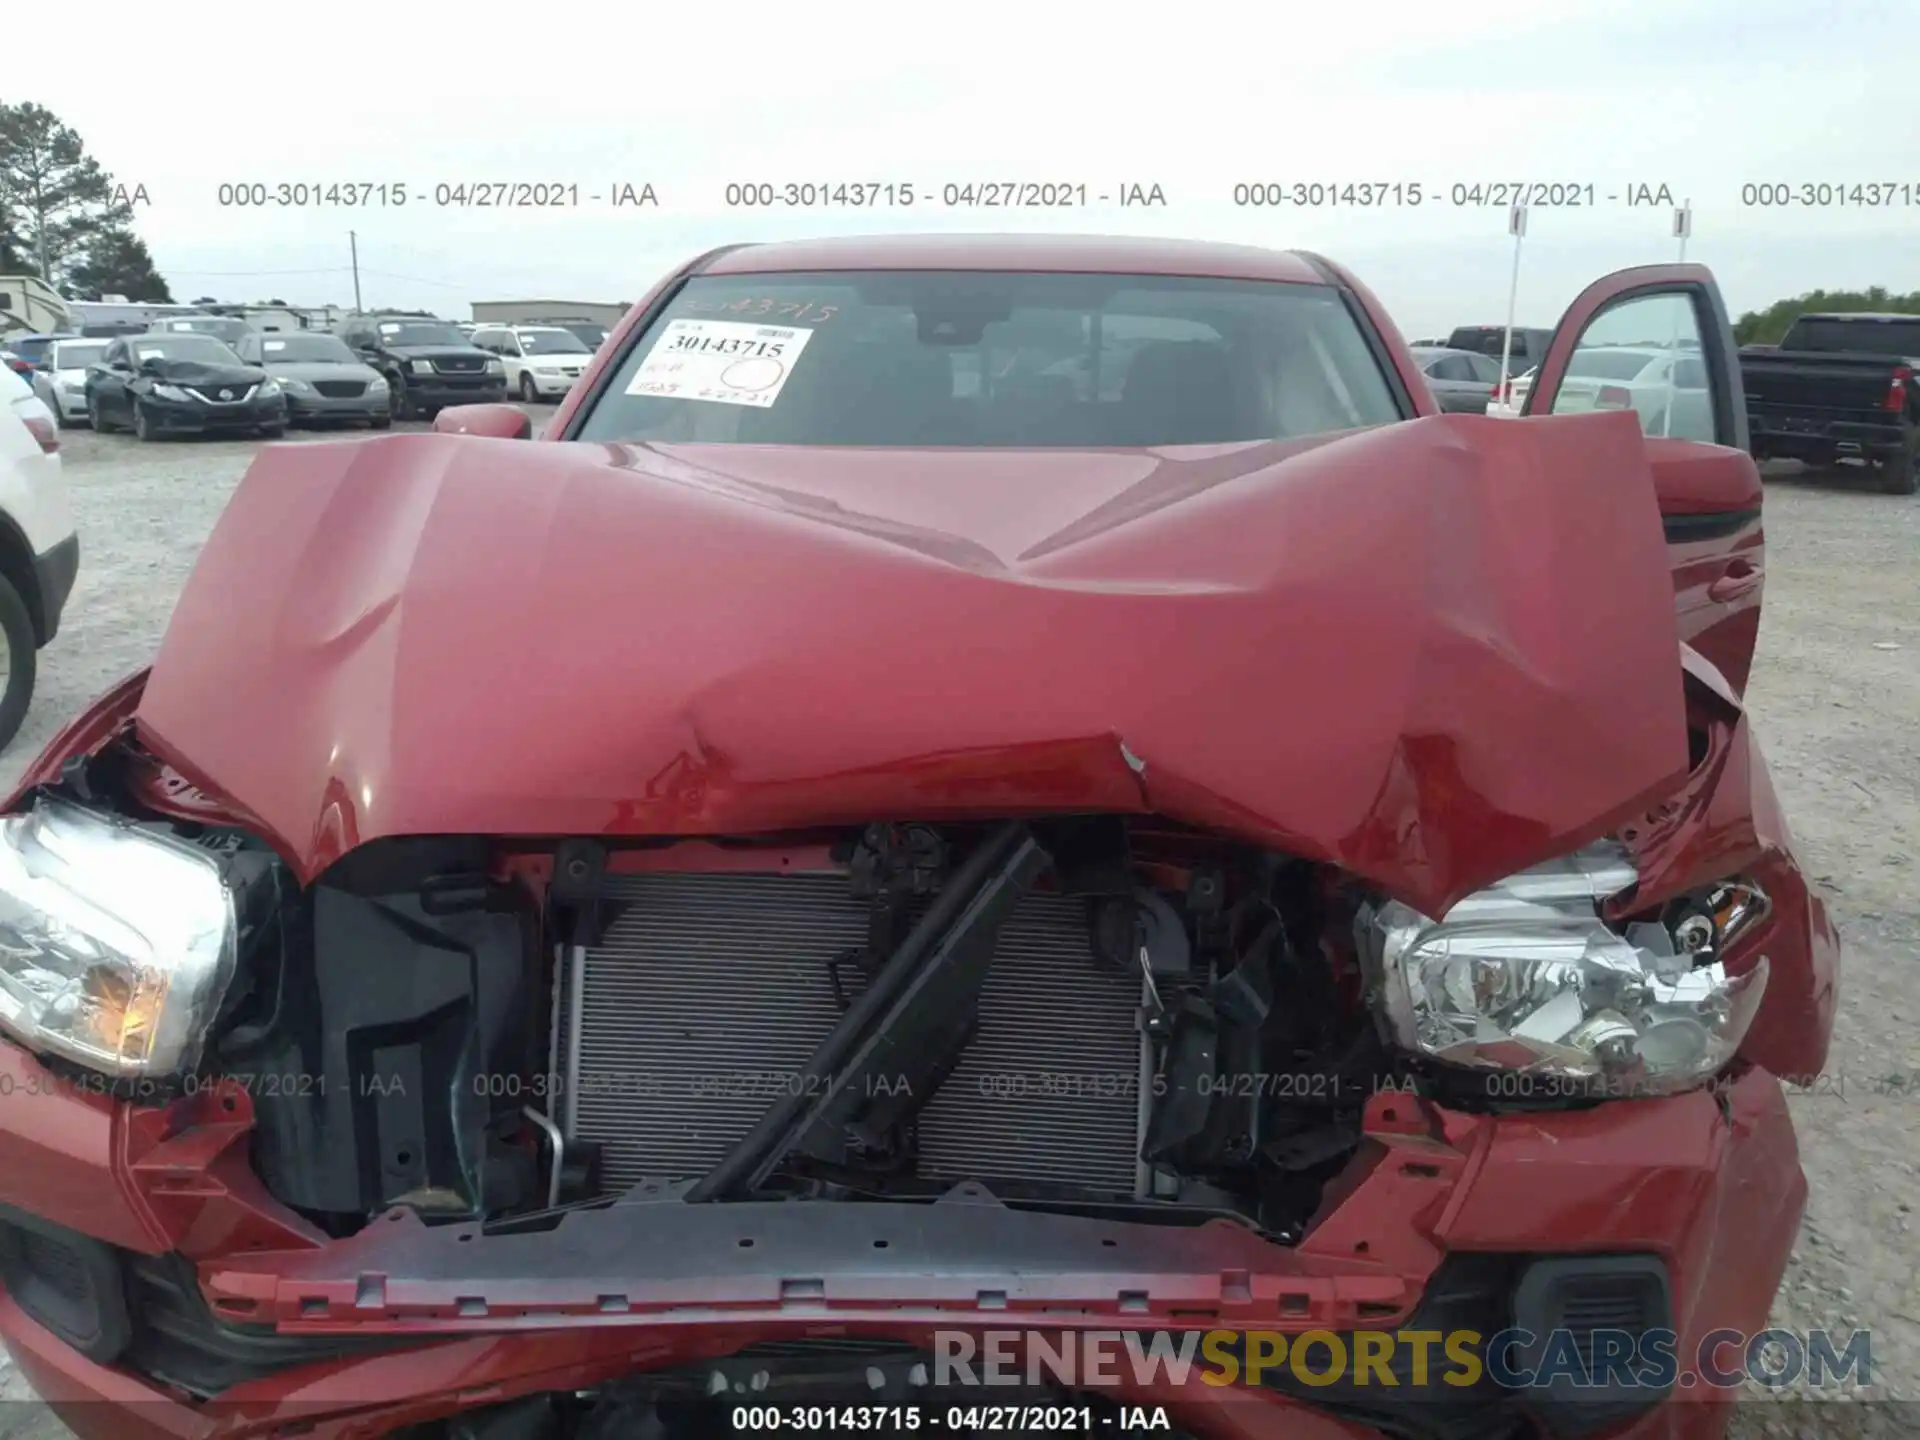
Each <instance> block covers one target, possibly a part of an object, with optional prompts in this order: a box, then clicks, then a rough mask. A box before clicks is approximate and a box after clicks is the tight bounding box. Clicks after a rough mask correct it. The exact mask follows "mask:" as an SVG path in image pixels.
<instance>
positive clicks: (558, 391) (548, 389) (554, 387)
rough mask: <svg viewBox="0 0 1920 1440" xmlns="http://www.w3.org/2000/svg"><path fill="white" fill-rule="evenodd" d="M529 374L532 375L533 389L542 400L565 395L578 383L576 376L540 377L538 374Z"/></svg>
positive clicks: (578, 378)
mask: <svg viewBox="0 0 1920 1440" xmlns="http://www.w3.org/2000/svg"><path fill="white" fill-rule="evenodd" d="M530 373H532V374H533V388H534V389H535V390H536V391H538V392H539V394H540V395H541V397H542V398H545V397H547V396H556V397H557V396H562V395H565V394H566V393H567V392H568V391H569V390H571V389H573V387H574V386H576V385H578V384H579V383H580V377H579V376H578V375H541V374H539V373H538V372H530Z"/></svg>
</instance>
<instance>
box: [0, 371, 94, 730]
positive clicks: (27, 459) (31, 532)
mask: <svg viewBox="0 0 1920 1440" xmlns="http://www.w3.org/2000/svg"><path fill="white" fill-rule="evenodd" d="M79 570H80V537H79V536H78V535H76V534H75V533H74V529H73V512H72V511H71V510H69V509H68V508H67V487H66V481H65V478H64V477H63V476H62V475H61V473H60V433H59V425H58V422H57V421H55V419H54V417H53V412H52V411H51V410H50V409H48V408H47V406H46V405H44V404H43V403H41V401H40V399H39V397H38V396H36V395H35V394H34V393H33V391H32V390H31V389H29V388H28V386H27V382H26V381H24V380H22V379H21V378H20V377H19V376H18V375H16V374H14V373H13V372H12V371H10V370H0V651H3V652H4V653H0V677H4V680H5V688H4V690H0V747H5V746H6V745H8V744H11V743H12V741H13V737H14V736H15V735H16V734H18V733H19V731H20V724H21V722H22V721H23V720H25V719H26V718H27V706H28V705H30V704H31V703H32V702H33V681H34V676H35V674H36V673H37V671H38V668H39V652H40V649H41V647H42V646H44V645H45V644H46V643H47V642H48V641H50V640H52V639H53V637H54V635H55V634H56V633H58V631H59V629H60V616H61V612H62V611H64V610H65V609H66V605H67V596H68V595H70V594H71V593H72V592H73V580H74V576H75V575H77V574H78V573H79Z"/></svg>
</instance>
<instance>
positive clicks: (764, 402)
mask: <svg viewBox="0 0 1920 1440" xmlns="http://www.w3.org/2000/svg"><path fill="white" fill-rule="evenodd" d="M812 338H813V331H811V330H802V329H797V328H795V327H793V326H790V325H745V324H742V323H741V322H739V321H737V320H673V321H669V322H668V324H667V328H666V330H665V332H664V333H662V335H661V336H660V338H659V340H658V341H656V342H655V343H654V347H653V349H652V350H650V351H648V352H647V358H646V359H645V360H642V361H641V362H640V368H639V369H638V370H636V371H635V372H634V376H633V379H632V380H630V381H629V382H628V383H627V394H629V395H658V396H661V397H663V398H665V399H672V400H711V401H714V402H716V403H718V404H721V405H754V406H759V407H760V408H762V409H764V408H766V407H767V406H770V405H772V404H773V402H774V401H775V400H776V399H778V398H779V395H780V390H781V387H782V386H784V385H785V384H786V383H787V377H788V376H789V375H791V374H793V366H794V362H795V361H796V360H798V359H799V358H800V352H801V351H802V350H804V349H806V347H807V341H809V340H811V339H812Z"/></svg>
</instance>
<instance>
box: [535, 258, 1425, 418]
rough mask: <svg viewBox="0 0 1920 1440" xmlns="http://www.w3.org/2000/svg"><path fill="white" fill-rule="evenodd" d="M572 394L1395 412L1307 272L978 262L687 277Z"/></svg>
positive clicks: (674, 401) (700, 411)
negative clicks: (1203, 275) (626, 345)
mask: <svg viewBox="0 0 1920 1440" xmlns="http://www.w3.org/2000/svg"><path fill="white" fill-rule="evenodd" d="M590 406H591V408H590V409H589V410H588V411H587V412H586V414H585V416H584V417H583V420H582V422H581V424H580V427H579V429H578V431H577V432H576V433H575V434H574V436H573V437H571V438H574V439H580V440H603V441H605V440H634V441H662V442H682V443H685V442H702V441H711V442H715V443H739V444H765V445H888V446H965V447H974V446H1006V447H1022V448H1033V447H1074V448H1086V447H1098V446H1127V447H1136V446H1160V445H1215V444H1239V443H1245V442H1249V441H1259V440H1269V439H1281V438H1290V437H1295V436H1303V435H1313V434H1320V433H1325V432H1329V431H1338V430H1348V429H1355V428H1358V427H1361V426H1367V425H1382V424H1388V423H1391V422H1393V421H1395V420H1398V419H1400V418H1402V417H1401V413H1400V409H1399V405H1398V403H1397V402H1396V400H1395V396H1394V392H1393V390H1392V389H1391V387H1390V386H1389V384H1388V381H1387V379H1386V377H1385V375H1384V374H1383V373H1382V371H1381V368H1380V366H1379V364H1378V362H1377V361H1376V360H1375V358H1374V355H1373V353H1372V351H1371V349H1370V348H1369V347H1368V345H1367V341H1366V338H1365V336H1364V335H1363V334H1362V332H1361V330H1360V328H1359V326H1358V324H1357V323H1356V322H1355V320H1354V318H1353V316H1352V315H1351V314H1350V313H1349V312H1348V310H1347V308H1346V306H1345V305H1344V304H1343V303H1342V302H1341V299H1340V297H1339V295H1338V294H1337V293H1336V292H1335V291H1334V290H1332V289H1331V288H1329V287H1325V286H1319V285H1295V284H1278V283H1270V282H1260V281H1243V280H1214V279H1192V278H1185V277H1180V278H1170V277H1164V276H1155V275H1073V274H1025V273H1010V272H987V271H890V272H876V273H864V274H849V273H845V272H840V273H832V274H822V275H757V276H756V275H742V276H724V277H723V276H702V277H698V278H696V279H693V280H690V281H689V282H688V283H687V284H686V285H685V286H684V287H683V288H682V289H681V290H680V292H679V293H678V294H677V295H676V296H675V297H674V298H673V300H672V302H671V303H670V304H669V305H668V306H667V308H666V310H665V311H664V312H663V313H662V314H661V315H659V316H658V317H656V318H655V319H654V321H653V323H652V324H651V325H649V326H648V327H647V330H646V332H645V333H644V334H643V335H641V336H640V337H639V338H638V341H637V343H635V344H634V345H633V346H632V348H631V349H630V350H629V351H628V352H627V353H626V354H625V355H624V356H623V357H622V359H621V362H620V365H619V367H618V368H617V370H616V371H615V373H614V375H613V376H612V378H611V380H610V382H609V383H608V385H607V386H606V388H605V389H604V390H602V392H601V393H600V394H599V395H598V397H597V398H596V399H595V400H594V401H592V402H590Z"/></svg>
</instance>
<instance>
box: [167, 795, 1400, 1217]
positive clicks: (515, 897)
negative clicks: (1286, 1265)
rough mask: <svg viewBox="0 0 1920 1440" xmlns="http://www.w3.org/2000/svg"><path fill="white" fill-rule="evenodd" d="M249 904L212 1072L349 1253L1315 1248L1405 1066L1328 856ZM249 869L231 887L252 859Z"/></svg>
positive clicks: (1122, 841) (1081, 856) (275, 1168)
mask: <svg viewBox="0 0 1920 1440" xmlns="http://www.w3.org/2000/svg"><path fill="white" fill-rule="evenodd" d="M200 843H202V844H208V845H215V846H227V847H229V848H231V849H233V850H234V851H235V852H236V854H241V853H252V854H253V855H254V856H255V857H256V859H255V860H254V861H253V862H252V863H251V865H250V867H249V868H248V869H247V870H246V872H245V875H246V878H245V879H244V880H243V881H242V882H241V884H240V886H239V888H238V891H237V893H238V895H239V897H240V903H241V905H242V907H243V908H244V909H246V910H247V911H248V912H249V913H250V914H254V915H256V916H257V917H258V918H257V919H256V921H255V923H253V924H252V925H251V926H249V927H248V928H247V930H246V932H245V948H244V953H243V954H242V956H241V963H240V966H239V974H238V978H237V979H236V983H235V985H234V987H233V990H232V992H231V993H230V995H229V997H228V1000H227V1002H226V1005H225V1007H224V1012H223V1014H222V1016H221V1017H220V1019H219V1021H218V1022H217V1024H216V1027H215V1031H214V1037H213V1040H212V1043H211V1046H210V1049H209V1054H208V1058H207V1060H206V1062H205V1067H206V1068H207V1069H208V1070H209V1071H211V1072H214V1073H217V1074H219V1075H222V1076H225V1077H229V1078H231V1079H232V1080H234V1081H236V1082H237V1083H239V1084H240V1085H242V1086H244V1087H245V1088H246V1089H247V1090H248V1091H249V1092H250V1094H251V1095H252V1097H253V1109H254V1119H255V1136H254V1162H255V1167H256V1169H257V1170H258V1172H259V1174H260V1175H261V1177H262V1179H263V1181H264V1182H265V1184H266V1186H267V1188H268V1189H269V1190H270V1191H271V1193H272V1194H274V1196H275V1197H276V1198H278V1199H279V1200H280V1201H282V1202H283V1203H284V1204H286V1205H288V1206H290V1207H291V1208H293V1209H294V1210H296V1211H298V1212H300V1213H301V1214H302V1215H304V1216H306V1217H307V1218H309V1219H310V1220H312V1221H314V1222H315V1223H317V1224H319V1225H320V1226H322V1227H323V1228H324V1229H325V1230H327V1231H328V1232H329V1233H333V1234H336V1235H339V1234H347V1233H351V1232H352V1231H354V1230H355V1229H357V1228H358V1227H359V1226H361V1225H362V1224H364V1223H365V1222H366V1221H367V1220H368V1219H369V1218H371V1217H373V1216H375V1215H378V1214H381V1213H383V1212H388V1211H390V1210H392V1209H394V1208H395V1207H406V1208H410V1209H412V1210H413V1211H415V1212H416V1213H418V1214H419V1215H421V1216H422V1217H423V1218H425V1219H428V1220H434V1219H446V1220H461V1221H473V1220H481V1221H484V1222H487V1223H489V1224H499V1225H504V1226H509V1227H512V1226H523V1225H527V1224H532V1225H535V1226H538V1225H539V1224H541V1223H542V1218H541V1217H543V1216H547V1217H552V1216H557V1215H558V1214H560V1213H564V1212H565V1211H566V1210H567V1209H569V1208H572V1207H578V1206H582V1205H587V1206H592V1205H599V1204H606V1203H611V1202H612V1201H613V1200H615V1199H618V1198H620V1197H622V1196H626V1195H632V1194H645V1195H646V1196H648V1197H649V1198H666V1199H682V1200H686V1201H689V1202H694V1203H699V1202H714V1201H728V1200H748V1199H769V1198H806V1199H819V1200H845V1201H859V1200H863V1199H868V1200H890V1201H900V1200H913V1199H926V1200H929V1201H931V1200H934V1199H937V1198H939V1197H940V1196H941V1195H943V1194H945V1193H948V1192H949V1191H951V1190H952V1189H953V1187H955V1186H956V1185H966V1184H976V1185H980V1186H983V1187H986V1188H987V1189H989V1190H990V1191H991V1193H993V1194H994V1195H995V1196H997V1197H999V1198H1001V1199H1002V1200H1004V1201H1006V1202H1007V1203H1009V1204H1017V1205H1021V1206H1027V1207H1035V1208H1046V1209H1052V1210H1059V1211H1063V1212H1070V1213H1079V1214H1089V1215H1111V1216H1114V1217H1115V1218H1122V1217H1124V1218H1128V1219H1139V1220H1163V1221H1166V1222H1168V1223H1182V1224H1185V1223H1198V1222H1200V1221H1204V1220H1206V1219H1210V1218H1214V1217H1219V1216H1230V1217H1234V1218H1236V1219H1238V1220H1240V1221H1242V1222H1243V1223H1246V1224H1248V1225H1251V1226H1253V1227H1256V1228H1257V1229H1258V1230H1260V1231H1261V1232H1262V1233H1264V1234H1266V1235H1267V1236H1269V1237H1270V1238H1273V1239H1277V1240H1281V1241H1286V1240H1288V1239H1292V1238H1297V1237H1298V1235H1299V1234H1300V1233H1301V1231H1302V1230H1303V1228H1304V1226H1305V1225H1306V1223H1307V1221H1308V1220H1309V1218H1310V1217H1311V1215H1312V1214H1313V1211H1314V1209H1315V1207H1316V1205H1317V1204H1318V1201H1319V1196H1320V1192H1321V1190H1322V1188H1323V1187H1324V1185H1325V1184H1326V1182H1327V1180H1328V1179H1329V1178H1330V1177H1331V1176H1332V1175H1333V1174H1335V1173H1337V1172H1338V1170H1339V1169H1340V1167H1341V1166H1342V1165H1343V1164H1344V1163H1345V1161H1346V1160H1347V1159H1348V1158H1349V1157H1350V1156H1351V1154H1352V1152H1353V1150H1354V1148H1355V1146H1356V1145H1357V1144H1358V1143H1359V1139H1360V1126H1359V1116H1360V1111H1361V1108H1362V1106H1363V1105H1364V1102H1365V1100H1366V1098H1367V1096H1368V1094H1369V1093H1370V1092H1371V1090H1372V1089H1373V1088H1374V1087H1375V1086H1377V1085H1378V1084H1379V1083H1380V1077H1381V1076H1382V1075H1383V1074H1384V1073H1387V1071H1388V1070H1389V1069H1390V1066H1391V1063H1392V1062H1391V1061H1390V1060H1389V1058H1388V1057H1387V1056H1386V1054H1385V1053H1384V1052H1383V1050H1382V1048H1381V1046H1380V1043H1379V1041H1378V1039H1377V1038H1376V1031H1375V1029H1374V1027H1373V1026H1372V1025H1370V1024H1369V1023H1368V1021H1367V1015H1366V1009H1365V1005H1364V1003H1363V996H1362V993H1361V982H1360V976H1359V972H1358V969H1357V967H1356V966H1355V964H1354V960H1353V956H1352V953H1351V948H1350V946H1344V945H1342V943H1341V937H1342V936H1343V935H1344V934H1345V933H1346V930H1347V928H1348V927H1347V925H1346V923H1344V922H1346V921H1348V920H1349V919H1350V917H1351V914H1352V913H1353V909H1354V907H1355V904H1356V903H1357V897H1355V896H1351V895H1349V894H1347V893H1346V891H1345V887H1343V886H1342V885H1341V884H1340V883H1339V882H1338V880H1337V879H1336V878H1335V877H1333V876H1331V875H1330V874H1329V873H1328V872H1326V871H1324V870H1322V869H1320V868H1318V867H1314V866H1310V865H1306V864H1303V863H1299V862H1296V861H1292V860H1289V859H1287V858H1285V857H1280V856H1274V855H1270V854H1265V853H1261V852H1258V851H1255V850H1252V849H1250V848H1248V847H1244V846H1238V845H1234V844H1232V843H1229V842H1224V841H1221V840H1219V839H1217V838H1216V837H1212V836H1209V835H1207V834H1205V833H1203V832H1197V831H1193V830H1188V829H1184V828H1182V827H1179V826H1175V825H1171V824H1167V823H1164V822H1158V821H1149V820H1139V819H1121V818H1118V817H1065V818H1058V819H1047V820H1034V821H1029V822H1006V823H1003V824H1000V825H997V826H993V827H982V826H960V827H935V826H929V825H918V824H911V825H897V824H874V825H869V826H867V827H865V828H864V829H861V830H857V831H848V832H837V833H812V834H808V835H804V836H791V837H780V838H777V839H754V840H751V841H747V840H743V841H739V842H726V841H704V840H703V841H681V842H666V843H657V844H645V843H642V844H637V845H636V844H628V845H621V846H616V847H608V846H604V845H601V844H599V843H597V842H591V841H584V840H570V841H562V842H560V843H558V844H555V845H546V846H541V845H531V844H524V845H506V844H501V843H497V842H491V841H487V840H484V839H471V840H469V839H407V840H389V841H381V842H378V843H376V844H372V845H368V846H365V847H362V848H361V849H359V850H357V851H354V852H352V853H351V854H349V855H348V856H347V857H346V858H345V859H343V860H342V861H340V862H338V863H337V864H336V865H335V866H334V867H332V868H331V869H330V870H329V871H328V872H327V873H326V874H325V875H324V876H323V877H322V878H321V880H320V881H319V883H317V884H314V885H312V886H310V887H307V888H306V889H305V890H299V889H297V888H295V887H293V886H292V885H291V884H290V883H289V881H288V878H287V877H286V876H285V875H283V874H280V873H279V871H278V866H277V863H276V862H273V861H272V860H271V857H270V856H268V857H267V858H266V859H265V860H261V859H259V858H258V857H259V856H261V855H262V854H264V853H265V852H263V851H261V850H260V849H259V848H258V847H257V845H256V842H252V841H250V840H248V839H246V838H245V837H243V836H241V835H240V834H238V833H237V832H233V831H226V830H214V829H210V830H208V831H207V832H206V833H205V834H204V835H202V836H201V837H200ZM240 873H241V872H240V871H238V870H236V871H235V874H236V876H238V875H240Z"/></svg>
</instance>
